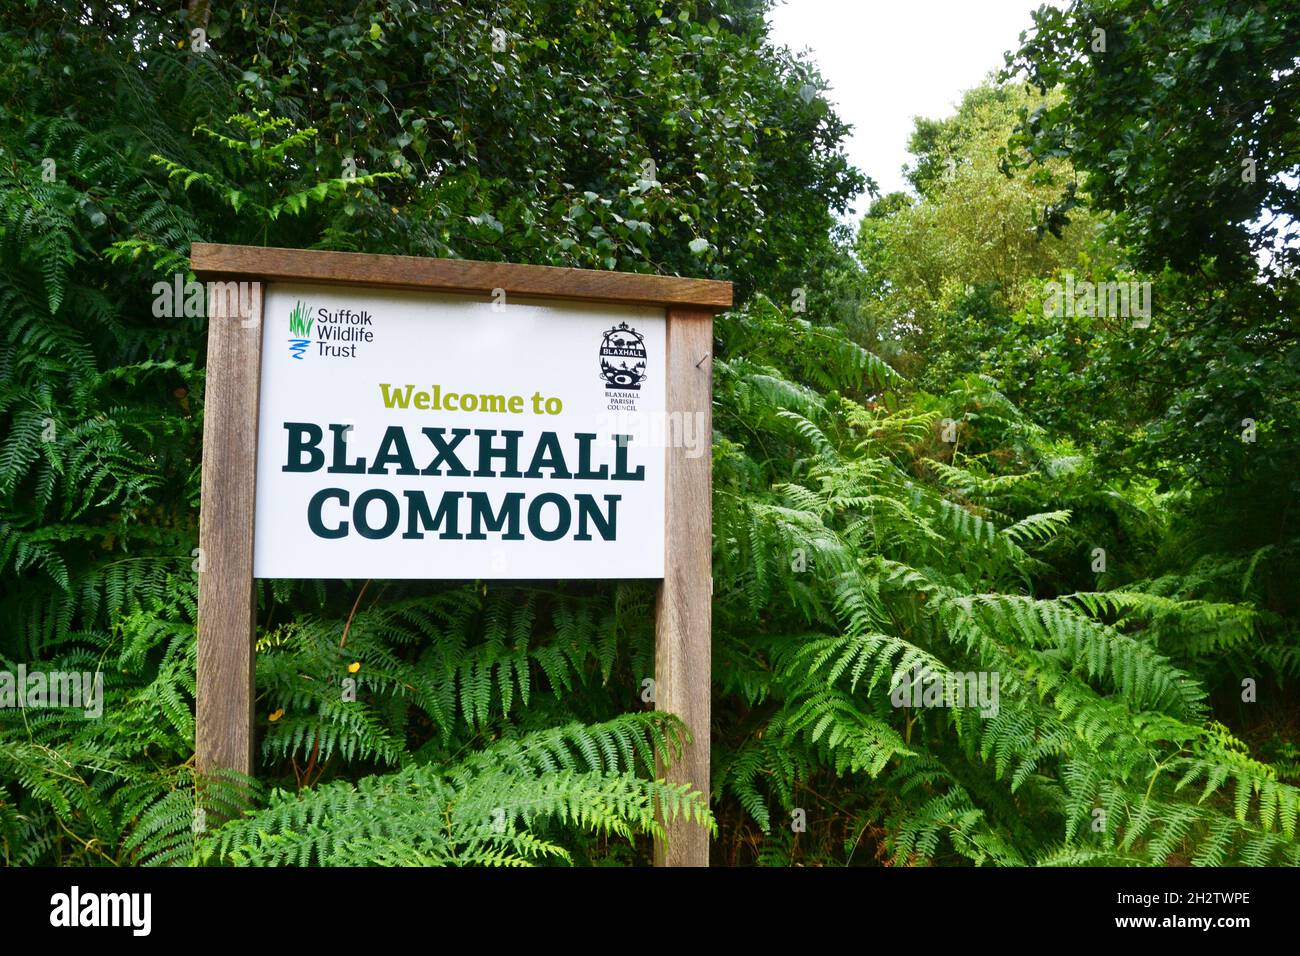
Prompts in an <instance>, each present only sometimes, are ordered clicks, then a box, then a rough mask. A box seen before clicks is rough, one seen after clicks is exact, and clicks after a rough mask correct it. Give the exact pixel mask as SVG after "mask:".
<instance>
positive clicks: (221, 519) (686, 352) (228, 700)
mask: <svg viewBox="0 0 1300 956" xmlns="http://www.w3.org/2000/svg"><path fill="white" fill-rule="evenodd" d="M190 264H191V267H192V269H193V271H194V273H195V275H196V276H198V277H199V278H200V279H202V280H208V281H222V280H226V281H241V282H251V283H253V293H252V296H251V298H249V299H246V300H244V301H243V302H241V303H240V304H239V305H234V303H235V302H236V301H237V300H239V299H240V297H238V296H235V297H228V296H223V295H221V294H220V293H219V292H218V293H217V294H216V295H214V296H213V298H212V301H210V302H209V305H208V307H209V312H208V315H209V317H210V318H209V322H208V364H207V391H206V398H205V403H204V408H205V411H204V416H205V418H204V424H203V482H202V501H201V514H200V524H199V547H200V549H201V551H200V562H201V563H200V567H201V569H202V573H201V575H200V581H199V622H198V630H199V639H198V641H199V646H198V678H197V692H196V709H197V728H196V756H197V764H198V767H199V769H200V770H201V771H209V770H215V769H219V768H230V769H234V770H238V771H240V772H242V773H245V774H251V773H252V770H253V766H254V759H253V757H254V754H253V749H254V734H253V700H254V687H253V673H254V670H253V669H254V659H253V646H254V636H255V635H254V631H255V626H256V620H255V617H256V610H257V603H256V597H255V592H254V585H253V523H254V504H255V501H256V463H257V429H258V401H259V385H260V379H261V356H262V305H263V299H264V289H263V288H262V283H264V282H273V281H305V282H319V283H331V284H345V285H355V286H365V287H368V288H375V289H406V290H418V291H424V292H441V293H456V294H463V295H467V296H488V295H492V294H493V293H494V292H496V290H504V292H505V294H506V296H507V297H519V298H534V299H553V300H566V301H578V302H609V303H619V304H633V305H649V306H657V307H662V308H664V310H665V315H666V318H667V356H666V359H665V363H666V365H665V367H666V372H667V374H666V402H667V408H668V410H669V411H670V412H680V413H682V414H683V415H685V414H698V415H700V416H702V424H703V433H702V447H703V450H704V453H703V454H702V455H700V456H698V457H691V456H689V455H688V454H687V451H686V449H685V448H684V447H677V446H681V445H682V444H683V443H682V442H668V443H667V444H668V446H669V447H668V448H667V449H666V451H665V455H666V456H667V458H666V472H665V478H666V480H665V502H664V506H665V522H664V533H665V557H664V577H663V581H662V583H661V584H660V588H659V594H658V600H657V602H656V611H655V614H656V622H655V706H656V708H657V709H659V710H664V711H668V712H671V713H674V714H677V715H678V716H679V717H680V718H681V719H682V720H683V721H684V723H685V724H686V727H687V729H688V731H689V732H690V734H691V741H690V743H689V744H688V745H687V746H686V749H685V751H684V753H683V754H682V756H681V758H680V759H679V760H677V761H675V762H674V763H673V764H672V765H671V766H670V767H669V768H668V770H667V773H666V776H667V779H668V780H669V781H670V782H673V783H687V782H689V783H690V784H691V785H692V786H693V787H695V789H697V790H699V791H700V792H702V793H704V794H705V796H706V797H707V796H708V794H709V792H710V778H709V738H710V733H709V721H710V687H711V658H712V648H711V642H712V625H711V615H712V607H711V601H712V591H713V578H712V566H713V564H712V561H713V559H712V453H711V450H710V449H711V444H712V433H713V432H712V379H713V369H712V361H711V359H712V355H713V316H714V314H715V313H716V312H718V311H721V310H722V309H725V308H727V307H729V306H730V305H731V283H729V282H715V281H710V280H706V279H683V278H676V277H671V276H651V275H637V274H629V273H619V272H597V271H591V270H586V269H559V268H553V267H550V266H532V265H517V264H510V263H492V262H473V261H466V260H453V259H422V258H417V257H412V256H385V255H368V254H359V253H347V252H312V251H307V250H301V249H276V248H262V247H254V246H230V245H212V244H208V243H195V244H194V246H193V248H192V250H191V256H190ZM232 305H233V306H234V307H233V309H232ZM245 307H246V308H247V309H248V311H247V313H246V314H239V310H240V309H243V308H245ZM665 830H666V833H667V842H666V844H665V843H663V842H657V843H656V846H655V863H656V865H662V866H707V865H708V862H709V839H708V834H707V833H706V832H705V830H704V829H703V828H702V827H699V826H697V825H695V824H692V823H690V822H689V821H687V820H685V819H682V818H680V817H679V818H677V819H675V820H672V821H669V822H668V823H667V824H666V828H665Z"/></svg>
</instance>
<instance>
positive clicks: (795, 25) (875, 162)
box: [769, 0, 1044, 219]
mask: <svg viewBox="0 0 1300 956" xmlns="http://www.w3.org/2000/svg"><path fill="white" fill-rule="evenodd" d="M1043 2H1044V0H785V2H784V3H782V4H781V5H780V6H778V7H777V8H776V9H775V10H774V11H773V12H772V14H771V17H770V18H769V19H770V23H771V25H772V40H773V42H774V43H776V44H778V45H784V46H788V47H790V48H792V49H794V50H802V49H805V48H806V49H808V50H809V51H811V55H812V59H813V61H814V62H815V63H816V64H817V66H818V67H819V69H820V70H821V74H822V76H823V77H825V79H826V81H827V82H828V83H829V84H830V86H831V89H830V90H829V91H828V92H827V94H826V96H827V98H828V99H830V101H831V102H832V103H833V104H834V106H835V111H836V112H837V113H838V114H839V116H840V117H841V118H842V119H843V120H845V121H846V122H848V123H851V124H852V125H853V133H852V134H851V138H850V139H849V140H848V142H847V143H846V144H845V148H846V150H847V152H848V156H849V159H850V161H852V163H853V164H854V165H855V166H857V167H858V169H860V170H862V171H863V172H864V173H866V174H867V175H868V176H871V177H872V178H873V179H875V180H876V182H877V183H878V184H879V185H880V189H881V191H882V192H891V191H893V190H898V189H904V188H905V184H904V181H903V176H902V172H901V167H902V166H903V164H904V163H905V162H907V161H908V159H909V156H908V152H907V138H908V136H909V135H910V133H911V131H912V117H913V116H927V117H932V118H937V117H941V116H947V115H949V114H951V113H952V112H953V110H954V107H955V104H956V102H957V101H958V100H959V99H960V98H961V94H962V93H963V92H964V91H965V90H968V89H970V88H971V87H973V86H978V85H979V83H980V82H981V80H983V78H984V76H985V74H987V73H988V72H989V71H990V70H996V69H998V68H1000V67H1001V66H1002V64H1003V57H1002V54H1003V53H1004V52H1005V51H1006V50H1009V49H1013V48H1016V47H1018V46H1019V43H1018V38H1019V36H1020V31H1021V30H1024V29H1026V28H1028V27H1029V25H1030V23H1031V20H1030V16H1029V13H1030V11H1031V10H1034V9H1036V8H1037V7H1039V6H1041V5H1042V3H1043ZM866 205H867V202H866V197H865V196H862V197H859V199H858V200H857V203H856V215H855V216H854V217H853V218H854V219H857V218H858V217H859V216H861V214H862V213H863V212H864V211H865V208H866Z"/></svg>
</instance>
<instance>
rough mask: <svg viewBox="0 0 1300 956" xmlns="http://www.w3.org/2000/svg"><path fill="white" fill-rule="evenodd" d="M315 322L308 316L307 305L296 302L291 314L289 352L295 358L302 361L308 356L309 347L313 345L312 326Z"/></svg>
mask: <svg viewBox="0 0 1300 956" xmlns="http://www.w3.org/2000/svg"><path fill="white" fill-rule="evenodd" d="M313 321H314V320H313V319H311V318H310V317H309V316H308V314H307V304H306V303H305V302H296V303H294V306H293V311H292V312H290V313H289V335H290V336H292V338H290V339H289V351H290V352H292V353H293V357H294V358H296V359H301V358H302V357H303V356H304V355H306V354H307V347H308V346H309V345H311V326H312V322H313Z"/></svg>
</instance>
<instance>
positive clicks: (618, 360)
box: [600, 322, 646, 390]
mask: <svg viewBox="0 0 1300 956" xmlns="http://www.w3.org/2000/svg"><path fill="white" fill-rule="evenodd" d="M645 359H646V355H645V336H643V335H642V334H641V333H640V332H638V331H637V330H636V329H633V328H629V327H628V324H627V323H626V322H620V323H619V324H618V325H617V326H616V327H614V328H612V329H610V330H609V331H608V332H606V333H605V337H604V339H603V340H602V341H601V343H600V377H601V378H603V379H604V380H605V387H606V388H626V389H632V390H636V389H639V388H640V387H641V383H642V382H644V381H645V378H646V374H645Z"/></svg>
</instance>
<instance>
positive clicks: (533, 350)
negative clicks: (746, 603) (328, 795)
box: [191, 243, 731, 866]
mask: <svg viewBox="0 0 1300 956" xmlns="http://www.w3.org/2000/svg"><path fill="white" fill-rule="evenodd" d="M191 255H192V258H191V263H192V267H193V270H194V272H195V274H196V275H197V276H199V278H200V279H204V280H207V281H208V293H209V295H208V300H209V311H208V315H209V327H208V364H207V394H206V400H205V421H204V436H203V437H204V450H203V484H202V514H201V525H200V541H199V544H200V547H201V549H202V555H203V562H204V563H203V566H204V571H203V574H202V576H201V579H200V587H199V650H198V688H197V711H198V727H197V757H198V764H199V767H200V768H201V769H214V768H217V767H228V768H233V769H235V770H239V771H241V772H243V773H251V772H252V768H253V743H254V736H253V729H252V714H253V700H254V688H253V641H254V629H255V613H256V601H255V596H254V591H253V579H254V577H281V578H292V577H298V578H370V577H377V578H439V579H457V578H460V579H489V578H502V579H515V580H520V579H529V578H548V579H556V578H563V579H568V578H652V579H659V580H661V585H660V588H659V596H658V601H657V607H656V650H655V701H656V707H657V708H659V709H661V710H666V711H669V712H671V713H675V714H677V715H678V716H679V717H681V719H682V720H683V721H684V722H685V724H686V727H687V729H688V731H689V732H690V734H691V737H692V742H691V743H690V744H689V745H688V747H687V748H686V751H685V753H684V754H683V755H682V757H681V758H680V759H679V760H678V761H676V762H675V763H674V764H673V765H672V766H671V767H669V768H668V769H667V772H666V777H667V779H668V780H670V781H672V782H678V783H681V782H689V783H690V784H691V785H692V786H693V787H694V788H695V789H698V790H699V791H701V792H702V793H705V794H708V792H709V697H710V658H711V653H710V640H711V619H710V614H711V608H710V601H711V592H712V555H711V535H712V510H711V454H710V444H711V441H712V417H711V402H712V394H711V381H712V368H711V355H712V342H713V315H714V313H715V312H717V311H720V310H721V309H724V308H726V307H728V306H729V305H730V304H731V285H730V283H726V282H712V281H707V280H700V279H680V278H673V277H665V276H644V275H633V274H625V273H613V272H594V271H587V270H580V269H557V268H551V267H545V266H527V265H513V264H499V263H485V262H468V261H463V260H440V259H420V258H413V257H406V256H380V255H361V254H355V253H337V252H309V251H304V250H293V249H269V248H259V247H245V246H225V245H208V244H203V243H196V244H195V245H194V247H193V250H192V253H191ZM667 834H668V839H667V842H666V845H663V844H660V845H657V846H656V852H655V859H656V863H658V864H663V865H670V866H671V865H701V866H702V865H707V863H708V835H707V833H706V832H705V831H704V829H703V828H701V827H699V826H698V825H693V824H689V823H688V822H687V821H685V820H682V819H680V818H679V819H678V820H675V821H672V822H670V823H669V824H668V826H667Z"/></svg>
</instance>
